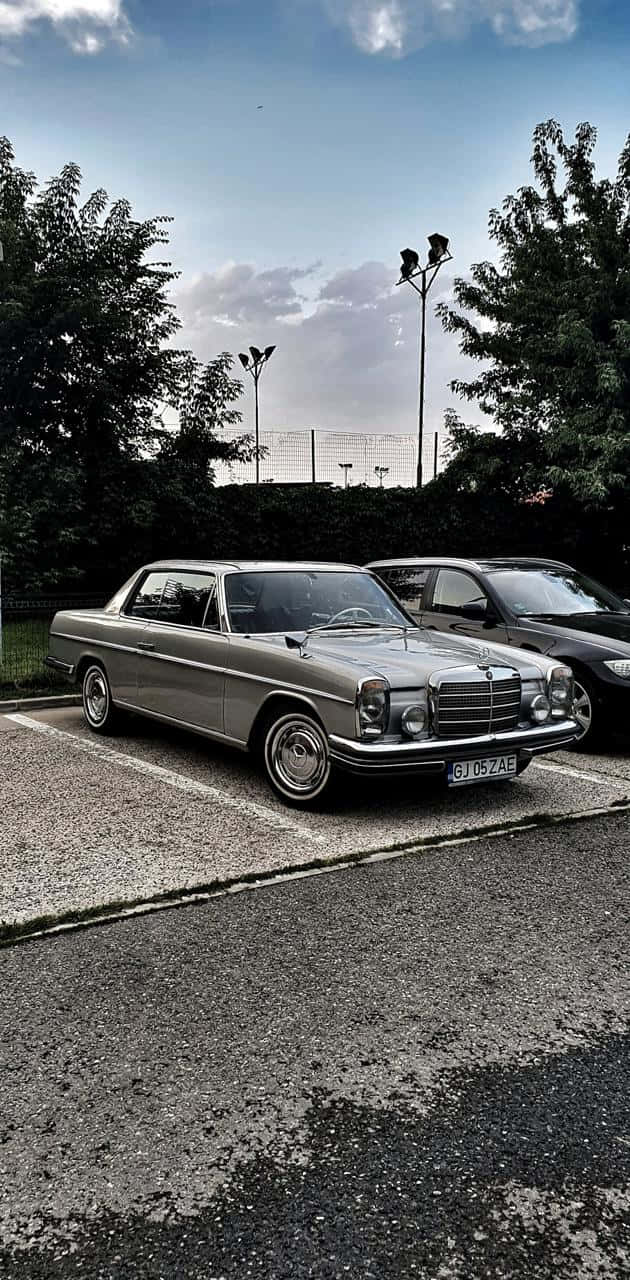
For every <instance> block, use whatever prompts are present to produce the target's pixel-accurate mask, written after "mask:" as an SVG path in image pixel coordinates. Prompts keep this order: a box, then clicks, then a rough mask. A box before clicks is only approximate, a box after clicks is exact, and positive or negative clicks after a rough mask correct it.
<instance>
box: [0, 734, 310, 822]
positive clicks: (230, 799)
mask: <svg viewBox="0 0 630 1280" xmlns="http://www.w3.org/2000/svg"><path fill="white" fill-rule="evenodd" d="M6 719H7V720H12V721H13V723H14V724H19V725H21V726H22V728H23V729H32V730H33V731H34V732H35V733H42V734H44V735H45V736H46V737H48V738H60V739H61V740H62V741H65V742H69V743H71V744H72V746H73V747H74V748H75V750H76V751H83V752H84V753H85V754H86V755H90V756H98V757H99V758H100V759H101V760H107V761H109V762H110V764H117V765H120V766H121V767H122V768H123V769H132V770H133V771H134V772H135V773H143V774H145V775H148V776H149V777H152V778H157V779H159V781H160V782H165V783H166V784H167V785H168V786H169V787H176V788H177V789H178V790H179V791H188V792H189V793H193V794H195V795H202V796H207V797H209V798H210V799H212V800H216V802H217V804H220V805H223V807H224V808H226V809H236V810H238V812H239V813H242V814H249V815H250V816H251V817H253V818H260V819H261V821H262V822H266V823H267V825H268V826H271V827H277V828H278V829H280V830H282V831H290V832H291V834H292V835H295V836H299V837H300V839H302V840H310V841H311V843H313V844H318V845H327V844H328V843H329V842H328V840H327V838H326V837H325V836H320V835H317V833H316V832H314V831H312V830H311V829H310V828H309V827H306V826H302V824H301V823H300V822H296V821H294V819H293V818H290V817H288V816H285V815H284V814H283V813H278V812H276V810H275V809H268V808H267V807H266V806H265V805H262V804H257V803H256V802H255V801H252V800H241V799H239V798H237V797H235V796H230V795H228V794H227V793H226V792H225V791H221V790H220V788H219V787H211V786H208V785H207V783H205V782H198V781H197V780H196V779H195V778H187V777H186V776H185V775H184V774H181V773H175V772H174V771H173V770H172V769H164V768H163V767H162V765H159V764H152V763H151V762H150V761H148V760H138V759H136V757H135V756H128V755H126V754H125V753H124V752H122V751H114V750H112V748H111V747H108V746H106V744H105V743H104V742H102V741H101V740H100V739H99V738H82V737H79V735H78V734H76V733H68V732H67V730H65V729H55V728H54V727H53V726H52V725H50V724H45V723H43V721H41V720H33V719H31V717H30V716H24V715H21V714H20V712H15V713H14V714H13V715H8V716H6Z"/></svg>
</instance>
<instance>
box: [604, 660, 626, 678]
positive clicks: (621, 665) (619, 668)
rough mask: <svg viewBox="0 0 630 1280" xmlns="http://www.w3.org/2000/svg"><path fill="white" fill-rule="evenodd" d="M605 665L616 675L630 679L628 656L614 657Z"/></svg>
mask: <svg viewBox="0 0 630 1280" xmlns="http://www.w3.org/2000/svg"><path fill="white" fill-rule="evenodd" d="M604 666H605V667H608V670H609V671H612V672H613V673H614V674H615V675H616V676H621V679H622V680H630V662H629V661H628V659H627V658H612V659H611V660H610V661H609V662H605V663H604Z"/></svg>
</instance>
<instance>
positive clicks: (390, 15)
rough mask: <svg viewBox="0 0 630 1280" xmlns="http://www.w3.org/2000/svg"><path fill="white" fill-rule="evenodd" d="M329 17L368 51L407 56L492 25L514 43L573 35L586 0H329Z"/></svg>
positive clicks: (325, 1)
mask: <svg viewBox="0 0 630 1280" xmlns="http://www.w3.org/2000/svg"><path fill="white" fill-rule="evenodd" d="M323 3H324V6H325V9H326V11H327V13H328V16H329V18H330V19H331V21H332V22H334V23H335V25H337V26H345V27H347V28H348V29H349V30H350V33H351V35H352V38H353V40H354V42H355V44H356V45H358V47H359V48H360V49H362V50H363V51H364V52H365V53H370V54H378V53H389V54H391V55H393V56H394V57H396V56H401V55H403V54H405V53H410V52H412V51H413V50H414V49H418V48H421V47H422V46H423V45H425V44H428V43H429V41H431V40H439V39H457V38H461V37H463V36H465V35H467V34H468V32H469V31H470V30H471V28H472V27H473V26H475V25H478V24H483V23H485V24H489V25H490V27H491V28H492V30H493V31H494V32H495V34H496V35H497V36H499V37H500V38H501V39H503V40H505V41H506V42H507V43H510V44H527V45H541V44H548V43H551V42H554V41H562V40H570V39H571V37H572V36H574V35H575V33H576V31H577V28H578V20H579V6H580V0H323Z"/></svg>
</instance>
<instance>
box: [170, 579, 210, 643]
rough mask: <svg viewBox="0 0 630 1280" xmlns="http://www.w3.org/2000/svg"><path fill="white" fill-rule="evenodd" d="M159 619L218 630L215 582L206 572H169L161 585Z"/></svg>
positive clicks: (177, 624)
mask: <svg viewBox="0 0 630 1280" xmlns="http://www.w3.org/2000/svg"><path fill="white" fill-rule="evenodd" d="M157 616H158V620H159V621H160V622H172V623H174V624H175V625H176V626H180V627H205V628H209V629H211V630H218V627H219V611H218V606H217V582H216V578H215V577H214V575H213V574H210V573H199V574H197V573H173V574H170V575H169V576H168V577H167V579H166V582H165V584H164V591H163V593H162V599H161V602H160V607H159V610H158V615H157Z"/></svg>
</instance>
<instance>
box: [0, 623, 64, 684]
mask: <svg viewBox="0 0 630 1280" xmlns="http://www.w3.org/2000/svg"><path fill="white" fill-rule="evenodd" d="M49 627H50V620H49V619H48V618H26V619H24V620H20V621H18V620H15V621H14V620H10V621H8V622H4V623H3V627H2V657H1V659H0V698H2V697H6V698H9V697H15V696H16V695H19V694H24V695H26V696H28V695H29V694H30V695H35V694H38V693H41V694H43V695H45V694H47V693H51V692H53V691H54V690H58V689H63V688H65V689H66V690H67V682H66V681H65V680H64V678H63V676H60V675H59V674H58V673H57V672H56V671H49V669H48V667H46V666H45V665H44V659H45V657H46V654H47V653H48V630H49Z"/></svg>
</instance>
